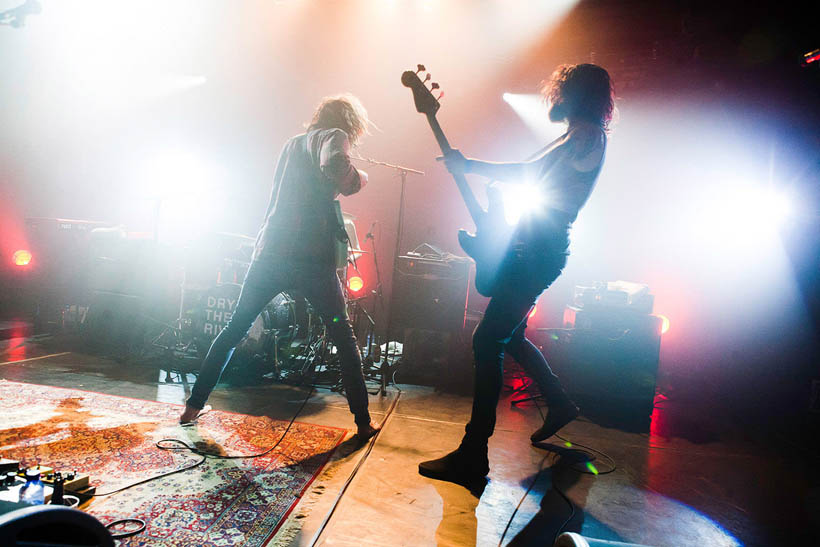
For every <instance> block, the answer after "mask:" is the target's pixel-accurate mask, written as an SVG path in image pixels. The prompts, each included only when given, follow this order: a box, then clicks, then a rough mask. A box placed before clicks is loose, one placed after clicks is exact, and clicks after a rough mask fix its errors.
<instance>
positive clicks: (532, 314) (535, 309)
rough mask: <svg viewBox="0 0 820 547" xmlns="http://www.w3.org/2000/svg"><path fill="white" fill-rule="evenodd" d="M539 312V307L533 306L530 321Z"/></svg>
mask: <svg viewBox="0 0 820 547" xmlns="http://www.w3.org/2000/svg"><path fill="white" fill-rule="evenodd" d="M537 311H538V306H537V305H536V306H533V307H532V311H530V315H529V316H528V319H532V318H533V317H535V312H537Z"/></svg>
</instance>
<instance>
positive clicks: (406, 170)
mask: <svg viewBox="0 0 820 547" xmlns="http://www.w3.org/2000/svg"><path fill="white" fill-rule="evenodd" d="M351 157H352V158H353V159H355V160H359V161H363V162H365V163H368V164H370V165H380V166H382V167H387V168H389V169H393V170H394V171H395V173H396V176H398V177H400V178H401V193H400V194H399V218H398V226H397V227H396V248H395V251H394V252H393V280H394V282H395V279H396V270H397V269H398V266H399V251H400V249H401V237H402V232H403V230H404V195H405V186H406V183H407V175H408V174H412V175H421V176H424V171H419V170H417V169H411V168H410V167H404V166H401V165H394V164H392V163H387V162H383V161H377V160H374V159H370V158H362V157H360V156H351ZM373 246H374V249H375V242H373ZM375 258H376V257H375V251H374V255H373V259H374V260H375ZM376 277H377V281H378V283H379V285H378V287H377V289H378V291H379V293H381V280H380V279H378V278H379V274H378V265H377V266H376ZM393 293H395V291H391V298H390V300H391V302H390V308H389V309H388V312H387V332H386V333H385V335H386V338H387V345H386V346H385V352H384V353H385V355H384V357H383V359H382V366H381V377H382V385H381V387H380V388H379V396H381V397H383V396H385V395H387V358H388V356H389V355H390V335H391V334H392V329H393V300H394V298H392V296H393ZM382 305H383V304H382Z"/></svg>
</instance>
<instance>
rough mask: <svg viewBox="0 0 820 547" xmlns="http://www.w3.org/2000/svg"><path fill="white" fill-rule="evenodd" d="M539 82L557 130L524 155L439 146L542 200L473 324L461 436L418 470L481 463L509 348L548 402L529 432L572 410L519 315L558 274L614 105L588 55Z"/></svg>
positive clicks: (435, 472) (457, 161)
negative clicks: (468, 154)
mask: <svg viewBox="0 0 820 547" xmlns="http://www.w3.org/2000/svg"><path fill="white" fill-rule="evenodd" d="M542 92H543V94H544V96H545V98H546V99H547V101H548V103H549V105H550V109H549V118H550V120H551V121H553V122H563V123H566V124H567V131H566V132H565V133H564V134H563V135H561V137H559V138H558V139H556V140H555V141H554V142H553V143H551V144H550V145H549V146H548V147H547V148H546V151H545V152H544V153H543V154H542V155H540V156H539V157H538V158H536V159H534V160H533V161H529V162H525V163H492V162H486V161H480V160H476V159H466V158H465V157H464V156H463V155H462V154H461V153H460V152H459V151H457V150H453V151H452V152H450V153H448V154H446V155H445V157H444V160H445V162H446V165H447V169H448V170H449V171H450V172H452V173H454V174H463V173H472V174H476V175H481V176H484V177H487V178H489V179H493V180H499V181H508V182H522V181H530V182H534V183H535V184H536V185H537V187H539V188H540V190H541V192H543V193H544V195H545V200H544V205H543V206H542V207H539V208H538V209H537V210H535V211H533V212H532V213H530V214H529V215H526V216H524V217H522V218H521V220H520V221H519V223H518V225H517V227H516V230H515V232H514V234H513V238H512V241H511V244H510V251H509V252H508V253H507V255H506V257H505V259H504V261H503V263H502V266H501V269H500V275H499V279H500V280H501V282H500V283H497V284H496V287H495V289H494V290H493V293H492V296H491V298H490V302H489V304H488V305H487V310H486V312H485V314H484V317H483V318H482V320H481V322H480V323H479V325H478V327H477V328H476V331H475V333H474V334H473V352H474V355H475V365H476V369H475V374H476V379H475V387H474V393H473V408H472V414H471V416H470V422H469V423H468V424H467V426H466V428H465V431H466V432H465V435H464V438H463V439H462V441H461V445H460V446H459V447H458V448H457V449H456V450H455V451H453V452H451V453H449V454H447V455H446V456H444V457H442V458H439V459H436V460H430V461H426V462H422V463H421V464H419V472H420V473H421V474H422V475H425V476H428V477H432V478H437V479H442V480H450V481H454V482H465V481H471V480H472V479H480V478H482V477H484V476H485V475H487V473H488V472H489V464H488V459H487V441H488V439H489V437H490V436H491V435H492V434H493V430H494V428H495V418H496V406H497V404H498V399H499V395H500V393H501V387H502V373H503V361H504V354H505V352H507V353H509V354H510V355H511V356H512V357H513V358H514V359H515V360H516V361H518V362H519V363H520V364H521V366H522V367H523V368H524V369H525V370H526V372H527V373H528V374H529V375H530V376H531V377H532V378H533V379H534V380H535V381H536V382H537V384H538V386H539V387H540V389H541V392H542V393H543V395H544V397H545V398H546V401H547V405H548V407H549V411H548V414H547V417H546V420H545V422H544V424H543V425H542V426H541V427H540V428H539V429H538V430H537V431H535V432H534V433H533V434H532V436H531V439H532V441H533V442H537V441H541V440H544V439H546V438H548V437H550V436H552V435H554V434H555V433H556V432H558V430H559V429H560V428H562V427H563V426H564V425H566V424H567V423H569V422H570V421H572V420H573V419H575V418H576V417H577V416H578V412H579V410H578V408H577V407H576V406H575V404H574V403H573V402H572V401H571V400H570V398H569V397H568V396H567V394H566V393H565V392H564V389H563V388H562V386H561V383H560V382H559V381H558V378H557V377H556V376H555V375H554V374H553V373H552V371H551V370H550V367H549V365H548V364H547V361H546V359H545V358H544V356H543V355H542V353H541V352H540V351H539V350H538V349H537V348H536V347H535V346H534V345H533V344H532V342H530V341H529V340H528V339H527V338H526V337H525V336H524V331H525V329H526V327H527V316H528V315H529V313H530V310H531V309H532V307H533V305H534V304H535V301H536V299H537V298H538V296H539V295H540V294H541V292H543V291H544V290H545V289H546V288H547V287H549V286H550V285H551V284H552V282H553V281H555V279H557V278H558V276H559V275H560V274H561V271H562V270H563V268H564V265H565V264H566V261H567V256H568V254H569V252H568V249H569V230H570V227H571V225H572V223H573V222H574V221H575V219H576V217H577V216H578V211H579V210H580V209H581V208H582V207H583V206H584V204H585V203H586V201H587V199H588V198H589V196H590V193H591V192H592V189H593V188H594V186H595V181H596V180H597V178H598V174H599V173H600V171H601V167H602V165H603V162H604V152H605V150H606V143H607V132H608V128H609V124H610V121H611V120H612V113H613V109H614V92H613V87H612V82H611V80H610V77H609V74H608V73H607V71H606V70H604V69H603V68H601V67H599V66H596V65H592V64H580V65H563V66H560V67H558V68H557V69H556V70H555V72H554V73H553V74H552V77H551V78H550V79H549V81H547V82H545V84H544V86H543V88H542Z"/></svg>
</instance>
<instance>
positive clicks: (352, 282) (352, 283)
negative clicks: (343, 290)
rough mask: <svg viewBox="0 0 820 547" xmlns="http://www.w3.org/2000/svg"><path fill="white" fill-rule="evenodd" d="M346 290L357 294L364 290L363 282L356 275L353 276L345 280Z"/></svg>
mask: <svg viewBox="0 0 820 547" xmlns="http://www.w3.org/2000/svg"><path fill="white" fill-rule="evenodd" d="M347 288H348V289H350V290H351V291H353V292H359V291H360V290H362V289H363V288H364V280H362V278H361V277H359V276H358V275H354V276H353V277H351V278H350V279H348V280H347Z"/></svg>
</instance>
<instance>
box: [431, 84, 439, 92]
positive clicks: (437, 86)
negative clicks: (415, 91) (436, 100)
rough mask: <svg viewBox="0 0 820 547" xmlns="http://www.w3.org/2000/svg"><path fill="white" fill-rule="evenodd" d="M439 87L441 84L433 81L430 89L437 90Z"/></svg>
mask: <svg viewBox="0 0 820 547" xmlns="http://www.w3.org/2000/svg"><path fill="white" fill-rule="evenodd" d="M439 87H440V86H439V85H438V83H437V82H433V83H432V84H430V91H435V90H436V89H438V88H439Z"/></svg>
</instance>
